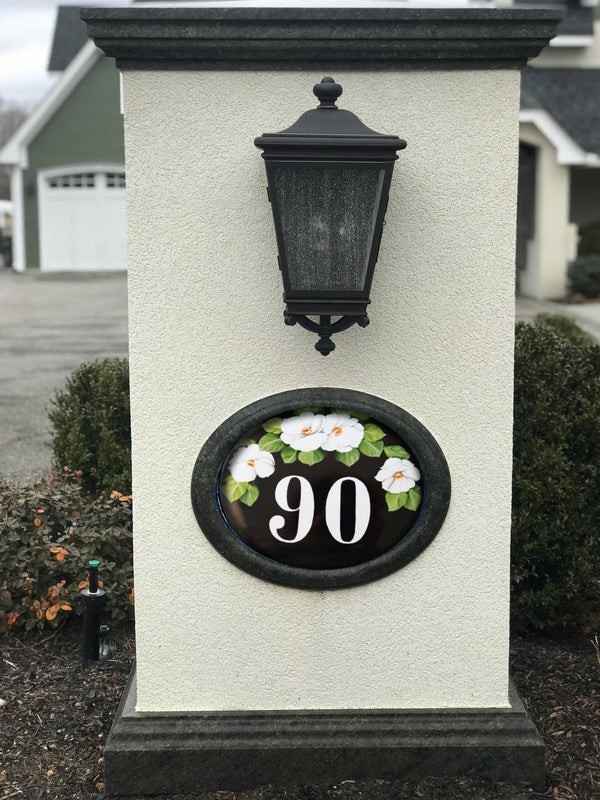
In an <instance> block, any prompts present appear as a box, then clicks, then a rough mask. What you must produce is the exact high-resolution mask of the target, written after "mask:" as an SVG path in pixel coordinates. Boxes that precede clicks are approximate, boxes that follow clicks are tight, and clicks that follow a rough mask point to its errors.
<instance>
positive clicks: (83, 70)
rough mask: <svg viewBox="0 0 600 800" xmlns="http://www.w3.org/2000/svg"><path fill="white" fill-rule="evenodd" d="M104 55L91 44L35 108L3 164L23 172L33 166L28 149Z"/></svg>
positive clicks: (0, 157)
mask: <svg viewBox="0 0 600 800" xmlns="http://www.w3.org/2000/svg"><path fill="white" fill-rule="evenodd" d="M101 55H102V54H101V53H100V50H98V48H97V47H96V45H95V44H94V43H93V42H92V41H88V42H87V43H86V44H84V46H83V47H82V48H81V50H80V51H79V53H77V55H76V56H75V58H74V59H73V60H72V61H71V63H70V64H69V66H68V67H67V68H66V69H65V71H64V72H63V73H62V74H61V76H60V77H59V78H58V80H57V81H56V83H55V84H54V85H53V86H52V88H51V89H50V91H49V92H48V93H47V94H46V95H45V96H44V98H43V99H42V100H41V102H40V103H39V104H38V105H37V106H36V107H35V108H34V110H33V111H32V112H31V114H30V115H29V116H28V117H27V119H26V120H25V121H24V122H23V124H22V125H21V127H20V128H18V129H17V130H16V132H15V133H14V134H13V136H12V137H11V138H10V139H9V140H8V142H7V143H6V144H5V145H4V147H3V148H2V150H0V164H9V165H16V166H19V167H21V168H23V169H25V168H27V166H28V165H29V158H28V153H27V148H28V146H29V144H30V142H32V141H33V140H34V139H35V137H36V136H37V135H38V133H39V132H40V131H41V130H42V128H43V127H44V125H45V124H46V123H47V122H48V120H49V119H50V118H51V117H52V116H53V115H54V113H55V112H56V111H57V110H58V109H59V108H60V107H61V106H62V104H63V103H64V101H65V100H66V99H67V97H69V95H70V94H71V92H72V91H73V89H75V87H76V86H77V85H78V84H79V83H80V82H81V81H82V80H83V78H84V77H85V76H86V75H87V74H88V72H89V71H90V69H91V68H92V67H93V65H94V64H95V63H96V62H97V61H98V59H99V58H100V56H101Z"/></svg>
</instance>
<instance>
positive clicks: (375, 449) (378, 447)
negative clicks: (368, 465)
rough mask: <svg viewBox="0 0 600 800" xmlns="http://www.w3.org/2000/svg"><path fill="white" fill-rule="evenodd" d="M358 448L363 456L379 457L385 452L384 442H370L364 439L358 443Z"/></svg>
mask: <svg viewBox="0 0 600 800" xmlns="http://www.w3.org/2000/svg"><path fill="white" fill-rule="evenodd" d="M358 449H359V450H360V452H361V453H362V454H363V456H370V457H371V458H378V457H379V456H380V455H381V454H382V453H383V442H382V441H379V442H369V441H367V440H366V439H363V440H362V442H361V443H360V444H359V445H358Z"/></svg>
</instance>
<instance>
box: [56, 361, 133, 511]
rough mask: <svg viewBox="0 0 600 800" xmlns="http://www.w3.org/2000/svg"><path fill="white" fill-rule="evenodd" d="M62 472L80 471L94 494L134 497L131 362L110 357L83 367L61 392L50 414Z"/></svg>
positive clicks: (87, 363)
mask: <svg viewBox="0 0 600 800" xmlns="http://www.w3.org/2000/svg"><path fill="white" fill-rule="evenodd" d="M48 416H49V417H50V421H51V423H52V427H53V438H52V452H53V457H54V463H55V465H56V466H57V467H58V468H59V469H60V468H63V467H68V468H69V469H71V470H73V471H75V470H77V471H78V472H80V476H81V486H82V489H83V490H84V491H85V492H87V493H88V494H89V495H90V496H96V497H97V496H98V495H99V494H100V493H101V492H103V491H109V492H110V491H113V490H117V491H119V492H122V493H123V494H131V424H130V419H129V362H128V360H127V359H126V358H106V359H104V360H103V361H92V362H86V363H84V364H81V365H80V366H79V367H78V368H77V369H76V370H75V371H74V372H73V373H72V375H71V376H70V377H69V378H68V380H67V383H66V386H65V387H64V389H62V390H60V391H58V392H57V393H56V396H55V398H54V400H53V402H52V406H51V409H50V412H49V414H48Z"/></svg>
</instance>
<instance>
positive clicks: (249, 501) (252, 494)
mask: <svg viewBox="0 0 600 800" xmlns="http://www.w3.org/2000/svg"><path fill="white" fill-rule="evenodd" d="M258 495H259V491H258V487H257V486H256V484H254V483H249V484H248V488H247V489H246V491H245V492H244V494H243V495H242V496H241V497H240V501H241V502H242V503H244V505H246V506H253V505H254V503H256V501H257V500H258Z"/></svg>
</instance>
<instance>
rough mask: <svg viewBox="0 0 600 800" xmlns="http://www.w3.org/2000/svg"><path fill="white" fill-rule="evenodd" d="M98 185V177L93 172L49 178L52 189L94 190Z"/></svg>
mask: <svg viewBox="0 0 600 800" xmlns="http://www.w3.org/2000/svg"><path fill="white" fill-rule="evenodd" d="M95 185H96V176H95V175H94V173H93V172H85V173H83V172H77V173H75V174H73V175H54V176H53V177H52V178H48V186H49V187H50V188H51V189H82V188H86V189H92V188H94V186H95Z"/></svg>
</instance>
